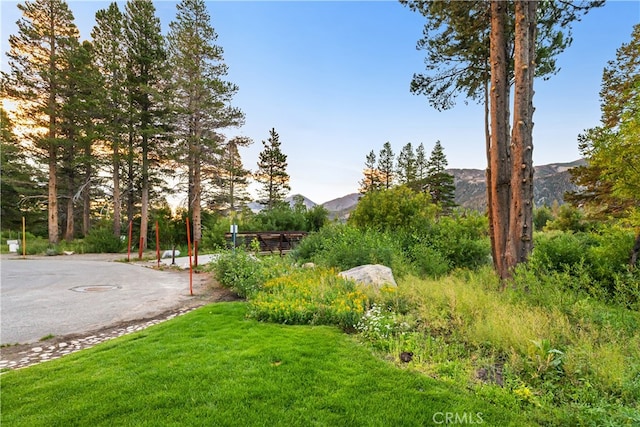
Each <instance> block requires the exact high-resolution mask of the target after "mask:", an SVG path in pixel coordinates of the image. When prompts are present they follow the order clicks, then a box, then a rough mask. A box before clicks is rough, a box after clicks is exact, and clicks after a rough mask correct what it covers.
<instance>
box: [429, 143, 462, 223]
mask: <svg viewBox="0 0 640 427" xmlns="http://www.w3.org/2000/svg"><path fill="white" fill-rule="evenodd" d="M447 165H448V162H447V158H446V156H445V155H444V149H443V148H442V144H440V141H436V144H435V146H434V147H433V150H432V151H431V156H429V160H428V161H427V176H426V179H425V189H426V191H427V192H428V193H429V194H430V195H431V200H432V201H433V203H436V204H438V205H439V206H440V207H441V208H442V210H443V212H444V213H450V212H451V209H452V208H453V207H454V206H455V205H456V204H455V201H454V200H455V191H456V187H455V185H454V178H453V175H451V174H449V173H447V171H446V169H447Z"/></svg>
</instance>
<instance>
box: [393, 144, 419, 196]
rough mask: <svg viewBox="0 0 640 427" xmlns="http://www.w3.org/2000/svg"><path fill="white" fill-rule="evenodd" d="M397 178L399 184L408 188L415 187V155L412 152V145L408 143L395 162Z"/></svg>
mask: <svg viewBox="0 0 640 427" xmlns="http://www.w3.org/2000/svg"><path fill="white" fill-rule="evenodd" d="M397 174H398V175H397V176H398V182H399V183H400V184H405V185H406V186H407V187H409V188H414V187H415V181H416V154H415V153H414V151H413V145H412V144H411V143H410V142H408V143H407V144H406V145H405V146H404V147H402V150H400V154H398V160H397Z"/></svg>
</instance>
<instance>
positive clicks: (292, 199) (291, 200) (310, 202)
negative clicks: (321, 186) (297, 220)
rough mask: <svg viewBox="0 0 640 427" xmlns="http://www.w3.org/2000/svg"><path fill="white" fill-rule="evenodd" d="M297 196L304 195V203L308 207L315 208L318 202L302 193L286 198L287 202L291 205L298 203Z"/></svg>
mask: <svg viewBox="0 0 640 427" xmlns="http://www.w3.org/2000/svg"><path fill="white" fill-rule="evenodd" d="M296 197H302V203H303V204H304V205H305V206H306V208H307V209H313V208H314V207H315V206H317V205H318V204H317V203H316V202H314V201H313V200H311V199H308V198H306V197H305V196H303V195H302V194H293V195H291V196H289V197H286V198H285V199H284V201H285V202H287V203H289V205H290V206H291V207H293V205H295V204H296Z"/></svg>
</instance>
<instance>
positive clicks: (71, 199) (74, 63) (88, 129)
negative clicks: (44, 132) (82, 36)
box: [59, 41, 104, 241]
mask: <svg viewBox="0 0 640 427" xmlns="http://www.w3.org/2000/svg"><path fill="white" fill-rule="evenodd" d="M68 54H69V55H70V56H69V58H68V64H69V68H68V72H67V76H66V78H65V79H64V81H63V82H62V84H61V88H60V96H61V98H62V99H63V105H62V109H61V114H60V118H59V120H60V123H61V136H62V137H63V139H62V140H61V151H62V168H61V177H64V178H65V179H64V180H63V182H62V184H66V188H65V189H66V193H67V209H66V227H65V232H64V238H65V240H67V241H71V240H73V239H74V237H75V229H76V227H75V205H76V203H77V202H78V201H79V200H82V233H83V235H84V236H86V235H87V234H88V232H89V228H90V213H91V189H92V185H91V184H92V179H93V178H94V169H95V163H96V159H95V158H94V156H93V143H94V140H95V139H96V138H97V132H96V128H95V123H96V122H95V117H96V116H97V115H98V111H99V102H98V100H100V99H102V98H103V96H104V95H103V91H102V79H101V76H100V74H99V72H98V70H97V69H96V68H95V67H94V66H93V58H92V55H93V46H92V45H91V43H90V42H88V41H85V42H83V43H82V44H77V45H76V46H74V47H73V48H72V50H69V52H68Z"/></svg>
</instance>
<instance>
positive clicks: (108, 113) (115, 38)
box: [91, 2, 132, 237]
mask: <svg viewBox="0 0 640 427" xmlns="http://www.w3.org/2000/svg"><path fill="white" fill-rule="evenodd" d="M123 25H124V16H123V14H122V12H121V11H120V9H119V8H118V4H117V3H115V2H114V3H111V4H110V5H109V7H108V8H107V9H101V10H99V11H98V12H96V25H95V26H94V27H93V30H92V32H91V37H92V39H93V46H94V56H93V58H94V63H95V65H96V67H97V68H98V70H99V71H100V73H101V75H102V80H103V85H104V94H103V97H102V98H100V99H99V101H100V102H101V105H100V114H99V115H98V117H96V118H97V119H100V133H101V135H102V138H103V139H104V143H105V144H106V147H104V150H105V151H108V152H109V157H110V158H111V168H112V170H111V177H112V187H113V191H112V200H113V234H114V235H115V236H116V237H120V235H121V227H122V213H121V212H122V210H121V209H122V201H121V191H120V190H121V184H120V177H121V175H120V173H121V167H122V166H121V164H120V163H121V149H122V147H123V146H124V138H125V135H126V132H127V127H126V123H127V99H126V96H127V95H126V89H127V86H126V84H125V77H126V72H125V57H126V52H124V51H123V46H125V40H124V29H123ZM128 219H129V220H131V219H132V218H131V217H129V218H128Z"/></svg>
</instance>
